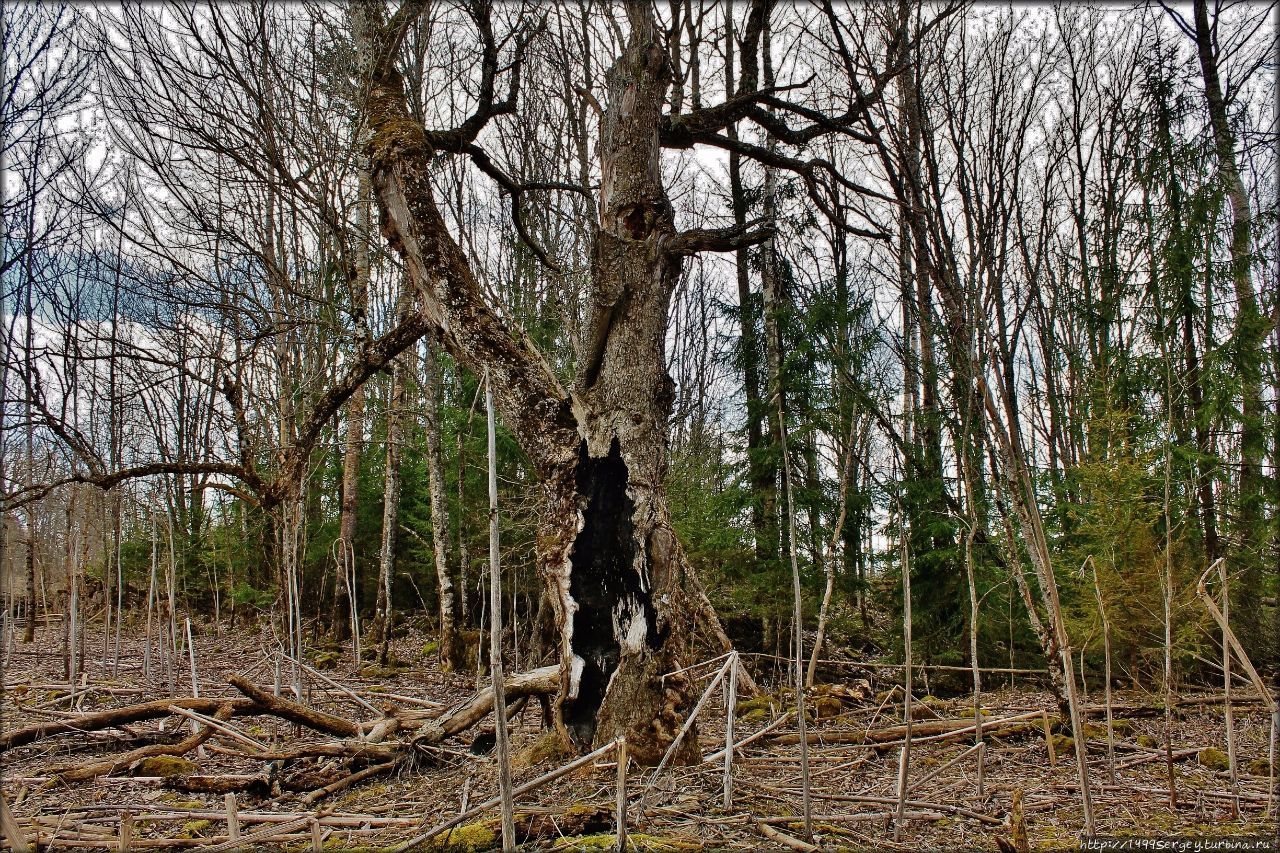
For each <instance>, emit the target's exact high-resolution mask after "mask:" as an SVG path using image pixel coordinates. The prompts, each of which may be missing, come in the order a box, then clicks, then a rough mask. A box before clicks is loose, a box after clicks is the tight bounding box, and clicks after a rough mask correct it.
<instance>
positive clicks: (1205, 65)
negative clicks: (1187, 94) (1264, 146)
mask: <svg viewBox="0 0 1280 853" xmlns="http://www.w3.org/2000/svg"><path fill="white" fill-rule="evenodd" d="M1193 8H1194V17H1195V41H1196V53H1197V55H1198V56H1199V59H1200V71H1201V73H1202V74H1203V76H1204V97H1205V106H1206V107H1207V109H1208V112H1209V123H1210V125H1211V127H1212V128H1213V141H1214V148H1215V149H1216V153H1217V158H1218V173H1219V176H1220V178H1221V181H1222V184H1223V187H1224V189H1225V190H1226V194H1227V198H1228V200H1229V201H1230V202H1231V280H1232V283H1233V285H1234V286H1235V297H1236V316H1235V331H1234V334H1233V337H1234V339H1235V346H1233V347H1232V352H1233V353H1234V359H1233V360H1234V366H1235V369H1236V375H1237V376H1238V377H1239V382H1240V402H1241V406H1240V474H1239V477H1240V479H1239V502H1240V504H1239V511H1238V512H1239V515H1238V519H1239V520H1238V523H1237V525H1236V529H1237V535H1236V539H1237V541H1239V542H1241V543H1242V548H1241V553H1240V554H1239V556H1238V557H1237V564H1238V565H1239V571H1238V577H1239V579H1240V581H1239V585H1238V589H1237V598H1236V600H1237V602H1238V604H1237V607H1236V613H1237V622H1236V625H1237V628H1238V630H1237V634H1238V635H1239V637H1240V640H1241V642H1242V643H1243V645H1244V647H1245V648H1246V649H1247V650H1248V651H1249V653H1250V654H1251V655H1256V654H1258V652H1259V651H1260V648H1259V647H1260V644H1261V641H1262V639H1263V638H1262V636H1261V631H1260V624H1259V623H1260V620H1261V613H1260V604H1259V600H1258V591H1259V590H1260V589H1261V588H1262V562H1261V555H1260V554H1259V553H1258V551H1257V543H1260V542H1263V541H1265V532H1264V530H1263V529H1262V520H1263V503H1264V498H1263V478H1262V457H1263V454H1264V452H1265V451H1266V441H1265V438H1264V436H1263V407H1262V341H1263V338H1264V337H1265V336H1266V325H1267V321H1266V318H1264V317H1263V316H1262V314H1261V312H1260V311H1259V310H1258V297H1257V294H1256V293H1255V291H1254V288H1253V272H1252V262H1253V214H1252V209H1251V207H1250V203H1249V194H1248V191H1247V190H1246V189H1245V185H1244V181H1243V179H1242V178H1241V175H1240V169H1239V167H1238V166H1237V164H1236V150H1235V149H1236V140H1235V134H1234V133H1232V131H1231V125H1230V122H1229V120H1228V116H1227V103H1226V97H1225V95H1224V93H1223V90H1222V83H1221V80H1220V77H1219V73H1218V49H1217V44H1216V40H1217V39H1216V32H1217V23H1218V22H1217V20H1216V19H1215V21H1214V22H1213V24H1212V25H1211V24H1210V21H1209V9H1208V3H1207V2H1206V0H1195V3H1194V4H1193ZM1240 593H1244V594H1240Z"/></svg>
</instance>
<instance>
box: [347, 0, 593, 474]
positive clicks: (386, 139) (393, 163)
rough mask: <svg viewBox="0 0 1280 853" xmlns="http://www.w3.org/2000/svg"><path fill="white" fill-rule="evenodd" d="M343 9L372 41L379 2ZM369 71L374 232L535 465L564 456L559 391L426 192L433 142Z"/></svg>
mask: <svg viewBox="0 0 1280 853" xmlns="http://www.w3.org/2000/svg"><path fill="white" fill-rule="evenodd" d="M350 9H351V17H352V22H353V29H354V35H355V39H356V43H357V45H358V46H359V48H360V49H362V50H364V49H367V45H370V44H378V43H381V42H382V41H383V40H384V38H385V36H383V35H382V32H383V30H384V28H385V27H386V24H385V22H384V20H383V12H382V9H381V7H380V6H379V5H378V4H376V3H375V4H367V3H361V2H353V3H352V4H351V6H350ZM371 74H372V77H371V79H370V82H369V86H368V89H367V92H368V94H367V97H366V103H365V105H364V107H365V112H366V115H367V121H368V125H369V128H370V132H371V138H370V140H369V143H368V145H367V148H366V150H367V152H368V154H369V162H370V172H371V175H372V177H373V185H374V193H375V198H376V200H377V203H378V209H379V214H380V218H381V222H382V233H383V235H384V236H385V237H386V238H387V241H388V243H389V244H390V245H391V247H392V248H393V249H394V250H395V251H396V252H397V253H399V255H400V256H401V257H402V258H403V259H404V262H405V267H406V270H407V271H408V274H409V278H410V281H412V282H413V285H414V287H415V288H416V290H417V294H416V295H417V300H418V314H417V316H419V317H420V318H422V320H424V321H425V322H427V323H428V324H430V325H431V326H434V327H436V328H438V329H439V330H440V332H441V340H442V342H443V343H444V345H445V347H446V349H448V351H449V352H450V354H451V355H453V356H454V357H455V358H456V359H458V360H459V361H460V362H461V363H463V364H465V365H467V366H468V367H470V368H472V369H475V370H482V369H487V370H488V371H489V373H490V378H491V380H492V382H493V388H494V396H495V399H496V401H497V403H498V406H499V408H500V409H501V411H502V415H503V418H504V420H505V421H506V422H507V425H508V426H509V427H510V428H511V430H512V431H513V433H515V435H516V436H517V437H518V439H519V440H520V442H521V444H522V446H523V447H524V449H525V451H526V452H527V453H528V454H529V456H530V457H531V458H532V460H533V462H534V464H535V465H536V466H538V467H539V468H540V469H542V470H547V469H549V468H550V467H554V466H556V465H558V464H561V463H563V462H565V461H566V459H571V458H572V457H573V454H574V453H575V452H576V447H577V430H576V422H575V419H574V416H573V414H572V407H571V404H570V401H569V395H568V394H567V393H566V392H565V391H564V390H563V388H561V386H560V383H559V381H558V380H557V379H556V377H555V374H554V373H553V372H552V370H551V368H550V366H549V365H548V364H547V362H546V360H545V359H544V358H543V357H542V355H541V354H540V353H539V352H538V350H537V348H536V347H535V346H534V345H533V342H532V341H530V340H529V338H528V336H527V335H524V334H519V333H516V332H513V331H512V330H511V329H510V328H509V327H508V326H507V324H506V323H505V322H504V321H503V319H502V318H501V317H500V316H499V314H498V313H497V311H495V310H494V308H493V307H492V306H491V305H489V304H488V302H487V301H486V300H485V298H484V295H483V291H482V289H481V287H480V285H479V282H477V280H476V278H475V274H474V273H473V272H472V270H471V267H470V265H469V264H468V263H467V260H466V256H465V254H464V253H463V251H462V249H461V247H459V246H458V244H457V242H456V241H455V240H454V239H453V237H452V235H450V233H449V231H448V227H447V225H446V224H445V221H444V218H443V216H441V214H440V211H439V208H438V207H437V206H436V202H435V198H434V196H433V191H432V182H431V175H432V158H433V156H434V154H435V153H436V149H435V147H434V146H433V144H432V139H431V137H430V136H429V135H428V133H427V132H426V130H425V129H424V128H423V126H422V125H421V123H419V122H417V121H416V120H414V118H413V117H412V116H411V114H410V112H409V107H408V103H407V101H406V98H405V91H404V81H403V79H402V78H401V76H400V74H399V72H398V71H397V70H396V69H395V68H394V67H391V66H387V67H383V68H375V69H372V70H371ZM464 135H465V134H464ZM457 150H461V148H459V149H457Z"/></svg>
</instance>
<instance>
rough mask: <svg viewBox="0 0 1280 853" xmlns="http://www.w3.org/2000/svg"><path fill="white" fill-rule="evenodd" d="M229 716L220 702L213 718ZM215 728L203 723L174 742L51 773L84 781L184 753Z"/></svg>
mask: <svg viewBox="0 0 1280 853" xmlns="http://www.w3.org/2000/svg"><path fill="white" fill-rule="evenodd" d="M230 717H231V706H230V705H229V704H227V703H225V702H224V703H223V705H222V707H221V708H219V709H218V710H217V712H216V713H215V714H214V716H213V719H214V720H217V721H218V722H223V721H225V720H227V719H229V718H230ZM215 731H216V729H214V728H213V727H212V726H205V727H204V728H202V729H200V730H199V731H197V732H196V733H195V734H193V735H190V736H188V737H187V738H185V739H183V740H181V741H179V742H178V743H175V744H172V745H169V744H155V745H152V746H142V747H139V748H137V749H133V750H130V751H129V752H125V753H121V754H120V755H116V756H113V757H112V758H106V759H103V760H102V761H94V762H92V763H90V764H78V765H74V766H71V767H64V768H60V769H54V770H52V771H51V772H52V773H53V774H54V775H56V776H57V777H58V778H59V779H61V780H62V781H64V782H87V781H89V780H90V779H94V778H97V777H98V776H109V775H110V774H112V773H115V772H117V771H119V770H125V769H128V768H129V767H132V766H133V765H134V764H135V763H137V762H139V761H141V760H143V759H144V758H155V757H157V756H161V755H186V754H187V753H188V752H190V751H191V750H193V749H195V748H196V747H197V746H199V745H200V744H202V743H204V742H205V741H207V740H208V739H209V738H210V737H211V736H212V735H213V733H214V732H215Z"/></svg>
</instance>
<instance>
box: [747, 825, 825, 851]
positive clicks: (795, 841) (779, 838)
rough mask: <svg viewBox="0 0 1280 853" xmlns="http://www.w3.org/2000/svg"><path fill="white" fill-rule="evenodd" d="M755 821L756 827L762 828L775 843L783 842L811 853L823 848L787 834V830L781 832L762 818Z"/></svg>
mask: <svg viewBox="0 0 1280 853" xmlns="http://www.w3.org/2000/svg"><path fill="white" fill-rule="evenodd" d="M755 823H756V827H757V828H758V829H759V830H760V834H761V835H763V836H764V837H765V838H767V839H769V840H770V841H772V842H773V843H775V844H781V845H782V846H783V847H790V848H791V849H792V850H800V851H803V853H811V851H816V850H820V849H822V848H820V847H816V846H814V845H812V844H810V843H809V842H807V841H801V840H800V839H799V838H796V837H794V836H791V835H787V834H786V833H785V832H780V831H778V830H776V829H774V828H773V827H772V826H769V824H767V823H765V822H763V821H761V820H757V821H756V822H755Z"/></svg>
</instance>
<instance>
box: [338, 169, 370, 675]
mask: <svg viewBox="0 0 1280 853" xmlns="http://www.w3.org/2000/svg"><path fill="white" fill-rule="evenodd" d="M359 184H360V189H359V192H360V196H359V202H358V208H359V211H360V213H359V216H360V220H361V222H360V228H359V233H358V234H357V239H356V261H355V271H354V272H355V274H354V275H353V276H352V278H351V319H352V325H353V326H354V327H355V330H356V337H357V340H358V341H359V343H360V344H363V343H364V342H365V341H366V340H367V339H368V337H369V323H368V313H369V244H368V242H367V239H368V234H369V204H368V199H369V195H370V192H371V189H370V184H369V173H368V171H367V170H366V169H361V170H360V179H359ZM364 395H365V391H364V386H363V385H361V386H360V387H359V388H357V389H356V390H355V393H353V394H352V395H351V398H350V399H349V400H348V401H347V436H346V439H347V440H346V447H345V449H344V451H343V455H342V509H341V515H340V517H339V522H338V549H339V558H340V559H339V566H338V589H339V590H340V594H339V596H338V614H339V619H338V620H337V623H336V624H335V625H334V631H335V634H336V635H337V636H338V637H339V638H340V639H346V638H347V637H348V636H349V637H350V639H351V643H352V649H353V651H354V653H355V658H356V663H359V662H360V602H359V594H360V579H359V574H358V569H357V563H356V546H355V539H356V510H357V508H358V507H359V491H360V452H361V450H362V449H363V447H364Z"/></svg>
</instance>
